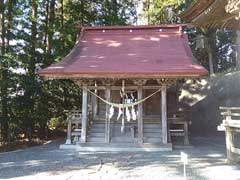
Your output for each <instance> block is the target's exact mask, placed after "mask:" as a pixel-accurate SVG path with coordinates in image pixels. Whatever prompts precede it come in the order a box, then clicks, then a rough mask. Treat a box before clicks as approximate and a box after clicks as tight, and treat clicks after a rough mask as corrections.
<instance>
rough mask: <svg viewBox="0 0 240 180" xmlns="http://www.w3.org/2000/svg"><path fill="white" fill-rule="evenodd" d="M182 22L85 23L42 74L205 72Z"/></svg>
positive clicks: (132, 75)
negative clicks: (69, 46) (66, 49)
mask: <svg viewBox="0 0 240 180" xmlns="http://www.w3.org/2000/svg"><path fill="white" fill-rule="evenodd" d="M181 27H182V25H164V26H123V27H121V26H117V27H85V28H83V29H82V33H81V36H80V38H79V40H78V42H77V43H76V45H75V47H74V48H73V50H72V51H71V52H70V53H69V54H68V55H67V56H66V57H65V58H63V60H62V61H60V62H58V63H56V64H53V65H51V66H49V67H47V68H45V69H42V70H40V71H39V74H40V75H41V76H47V77H54V78H61V77H64V78H66V77H79V78H83V77H87V78H89V77H90V78H98V77H106V78H107V77H108V78H114V77H115V78H118V77H122V76H124V77H128V78H131V77H135V78H137V77H146V78H150V77H152V78H153V77H168V76H170V77H173V76H174V77H178V76H181V77H190V76H201V75H206V74H207V73H208V72H207V70H206V69H205V68H203V67H202V66H201V65H199V64H197V63H196V61H195V62H194V58H193V56H192V53H191V50H190V47H189V46H188V39H187V36H186V35H185V34H183V33H182V30H181V29H182V28H181Z"/></svg>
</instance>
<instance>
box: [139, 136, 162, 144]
mask: <svg viewBox="0 0 240 180" xmlns="http://www.w3.org/2000/svg"><path fill="white" fill-rule="evenodd" d="M143 142H144V143H145V142H146V143H162V138H154V137H151V138H147V137H144V138H143Z"/></svg>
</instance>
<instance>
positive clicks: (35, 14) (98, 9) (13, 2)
mask: <svg viewBox="0 0 240 180" xmlns="http://www.w3.org/2000/svg"><path fill="white" fill-rule="evenodd" d="M191 2H192V0H0V45H1V47H0V53H1V54H0V144H7V143H12V142H16V141H19V140H22V139H27V140H28V141H29V142H31V141H32V140H33V139H36V138H38V139H48V138H49V137H50V136H51V134H52V133H53V132H54V130H56V129H57V128H58V127H59V126H62V124H63V122H64V120H65V118H66V113H65V112H66V111H67V110H71V109H73V108H78V109H79V108H80V107H81V90H80V88H79V87H77V86H76V85H75V84H74V83H72V82H71V81H67V80H51V81H50V80H49V81H43V79H41V78H40V77H39V76H38V74H37V71H38V70H39V69H41V68H44V67H47V66H49V65H50V64H52V63H54V62H57V61H59V60H61V58H63V57H64V56H66V55H67V54H68V53H69V52H70V50H71V49H72V47H73V46H74V44H75V41H76V39H77V37H78V35H79V32H80V28H79V27H81V26H104V25H111V26H112V25H142V24H145V25H146V24H149V25H150V24H151V25H152V24H169V23H186V22H184V21H182V20H181V19H180V18H179V17H178V15H179V14H180V13H181V12H182V11H184V10H185V9H186V8H187V7H188V6H189V4H190V3H191ZM184 31H185V32H186V33H187V34H188V35H189V40H190V45H191V47H192V50H193V53H194V55H195V57H196V58H197V60H198V61H199V63H201V64H202V65H203V66H205V67H206V68H207V69H208V70H209V71H210V73H211V74H213V73H215V74H217V73H224V72H227V71H234V70H235V69H239V67H238V66H239V65H238V64H239V63H238V61H237V58H236V50H235V49H236V48H235V44H236V34H237V33H236V31H234V30H228V29H204V28H186V29H184ZM203 36H204V37H205V39H207V41H205V43H204V44H205V45H204V46H202V47H199V44H201V43H199V37H203ZM209 57H211V61H209Z"/></svg>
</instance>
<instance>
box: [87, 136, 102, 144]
mask: <svg viewBox="0 0 240 180" xmlns="http://www.w3.org/2000/svg"><path fill="white" fill-rule="evenodd" d="M87 140H88V142H90V143H104V141H105V137H89V138H88V139H87Z"/></svg>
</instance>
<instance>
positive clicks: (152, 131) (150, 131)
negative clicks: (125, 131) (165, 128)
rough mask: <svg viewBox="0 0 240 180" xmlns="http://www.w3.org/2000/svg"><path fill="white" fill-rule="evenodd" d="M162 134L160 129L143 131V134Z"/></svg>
mask: <svg viewBox="0 0 240 180" xmlns="http://www.w3.org/2000/svg"><path fill="white" fill-rule="evenodd" d="M161 132H162V129H150V128H148V129H143V133H159V134H161Z"/></svg>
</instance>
